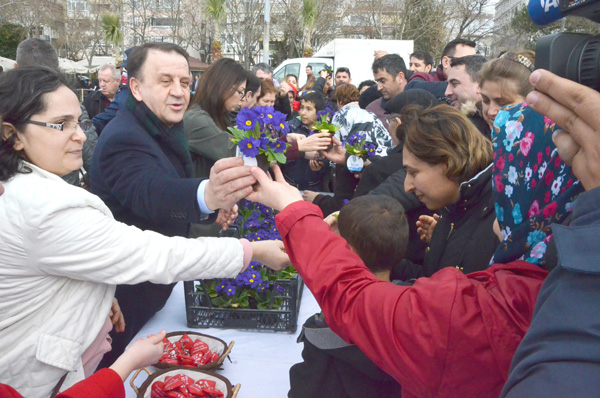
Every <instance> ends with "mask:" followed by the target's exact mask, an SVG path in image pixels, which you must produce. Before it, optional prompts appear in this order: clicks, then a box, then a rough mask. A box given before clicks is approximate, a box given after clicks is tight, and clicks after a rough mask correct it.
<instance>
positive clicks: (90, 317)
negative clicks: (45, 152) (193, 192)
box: [0, 163, 243, 398]
mask: <svg viewBox="0 0 600 398" xmlns="http://www.w3.org/2000/svg"><path fill="white" fill-rule="evenodd" d="M25 165H26V166H28V167H30V168H31V169H32V173H29V174H17V175H16V176H15V177H14V178H13V179H11V180H10V181H8V182H3V185H4V187H5V189H6V192H5V194H4V195H2V196H0V383H5V384H8V385H10V386H12V387H14V388H16V389H17V391H19V392H20V393H21V394H22V395H24V396H26V397H28V398H38V397H39V398H46V397H48V396H49V395H50V392H51V391H52V389H53V388H54V386H55V385H56V383H57V382H58V380H59V379H60V378H61V377H62V376H63V375H64V374H65V373H66V372H69V375H68V376H67V379H66V380H65V383H64V384H63V388H62V389H65V388H67V387H69V386H71V385H72V384H74V383H76V382H77V381H79V380H81V379H82V378H83V368H82V364H81V355H82V353H83V352H84V351H85V350H86V349H87V347H89V345H90V344H91V343H92V341H93V340H94V339H95V338H96V336H97V335H98V333H99V332H100V329H101V328H102V325H103V324H104V321H105V320H106V317H107V315H108V312H109V310H110V306H111V303H112V299H113V296H114V291H115V285H117V284H129V283H131V284H134V283H139V282H143V281H151V282H154V283H171V282H174V281H179V280H191V279H195V278H215V277H233V276H235V275H237V274H238V273H239V271H240V269H241V268H242V263H243V249H242V245H241V244H240V242H239V241H238V240H236V239H231V238H229V239H226V238H200V239H197V240H192V239H184V238H177V237H176V238H167V237H164V236H162V235H159V234H157V233H155V232H151V231H141V230H140V229H138V228H135V227H131V226H127V225H125V224H122V223H119V222H116V221H115V220H114V219H113V217H112V214H111V213H110V211H109V210H108V208H107V207H106V206H105V205H104V203H103V202H102V201H101V200H100V199H99V198H98V197H97V196H95V195H93V194H91V193H89V192H87V191H85V190H83V189H81V188H77V187H74V186H71V185H68V184H67V183H65V182H64V181H63V180H62V179H60V178H59V177H57V176H55V175H54V174H50V173H48V172H46V171H44V170H42V169H39V168H37V167H35V166H33V165H31V164H28V163H25ZM176 194H177V193H174V195H176Z"/></svg>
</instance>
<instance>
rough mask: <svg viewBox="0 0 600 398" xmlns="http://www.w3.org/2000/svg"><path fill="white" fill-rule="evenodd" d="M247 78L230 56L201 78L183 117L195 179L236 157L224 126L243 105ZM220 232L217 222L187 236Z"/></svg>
mask: <svg viewBox="0 0 600 398" xmlns="http://www.w3.org/2000/svg"><path fill="white" fill-rule="evenodd" d="M247 81H248V72H246V70H244V68H243V67H242V65H240V64H239V63H238V62H236V61H234V60H233V59H230V58H221V59H220V60H218V61H217V62H215V63H213V64H212V65H211V66H210V67H209V68H208V69H207V70H206V72H204V73H203V74H202V76H201V77H200V81H199V82H198V89H197V90H196V94H195V95H194V97H193V98H192V100H191V101H190V105H189V108H188V110H187V112H186V113H185V115H184V117H183V128H184V132H185V138H186V140H187V142H188V147H189V149H190V154H191V155H192V161H193V163H194V176H195V177H196V178H201V177H208V176H209V175H210V169H211V167H212V166H213V165H214V164H215V162H216V161H217V160H219V159H223V158H230V157H233V156H235V145H234V144H233V142H231V140H230V138H231V137H232V135H231V133H230V132H229V131H227V128H228V127H231V126H233V124H234V120H235V118H234V117H233V114H234V113H235V112H237V111H239V110H240V108H241V107H242V103H243V99H244V97H245V95H246V84H247ZM219 231H220V227H219V226H218V225H217V224H212V225H204V224H202V225H200V224H192V226H191V228H190V235H189V236H190V237H197V236H217V234H218V233H219Z"/></svg>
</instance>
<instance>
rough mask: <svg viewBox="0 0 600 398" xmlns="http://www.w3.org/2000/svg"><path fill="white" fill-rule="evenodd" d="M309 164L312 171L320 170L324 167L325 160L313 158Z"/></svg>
mask: <svg viewBox="0 0 600 398" xmlns="http://www.w3.org/2000/svg"><path fill="white" fill-rule="evenodd" d="M308 165H309V166H310V169H311V170H312V171H319V170H321V169H322V168H323V162H321V161H320V160H311V161H310V162H309V163H308Z"/></svg>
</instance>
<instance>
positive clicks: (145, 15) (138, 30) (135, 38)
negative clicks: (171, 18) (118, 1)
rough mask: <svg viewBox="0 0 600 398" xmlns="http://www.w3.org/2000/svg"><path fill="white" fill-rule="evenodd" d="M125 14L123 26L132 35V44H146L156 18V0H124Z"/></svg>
mask: <svg viewBox="0 0 600 398" xmlns="http://www.w3.org/2000/svg"><path fill="white" fill-rule="evenodd" d="M123 12H124V18H123V26H125V27H126V29H127V30H128V33H129V34H130V35H131V41H130V42H131V44H132V45H134V46H136V45H139V44H142V43H145V42H146V36H147V35H148V33H149V31H150V27H151V26H152V18H154V17H155V16H156V0H124V2H123Z"/></svg>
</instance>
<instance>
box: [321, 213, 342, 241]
mask: <svg viewBox="0 0 600 398" xmlns="http://www.w3.org/2000/svg"><path fill="white" fill-rule="evenodd" d="M339 215H340V212H339V210H338V211H336V212H333V213H331V214H330V215H328V216H327V217H325V219H324V220H323V221H325V223H327V225H329V227H330V228H331V230H332V231H333V232H335V233H336V234H338V235H339V234H340V230H339V229H338V216H339Z"/></svg>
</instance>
